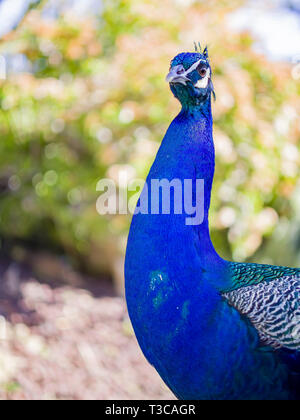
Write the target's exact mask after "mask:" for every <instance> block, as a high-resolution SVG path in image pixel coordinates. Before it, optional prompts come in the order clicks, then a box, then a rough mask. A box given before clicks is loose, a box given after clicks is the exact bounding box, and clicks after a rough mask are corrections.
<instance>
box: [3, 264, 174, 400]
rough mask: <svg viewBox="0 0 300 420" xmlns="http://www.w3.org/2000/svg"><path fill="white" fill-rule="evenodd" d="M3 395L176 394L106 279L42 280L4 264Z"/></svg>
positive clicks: (119, 396) (156, 396)
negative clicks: (146, 355)
mask: <svg viewBox="0 0 300 420" xmlns="http://www.w3.org/2000/svg"><path fill="white" fill-rule="evenodd" d="M0 279H1V280H0V399H2V400H7V399H9V400H16V399H22V400H47V399H56V400H57V399H58V400H61V399H63V400H65V399H67V400H69V399H70V400H91V399H173V398H174V397H173V395H172V394H171V392H170V391H169V390H168V389H167V388H166V386H165V385H164V384H163V382H162V381H161V379H160V378H159V376H158V375H157V373H156V372H155V370H154V369H153V368H152V367H151V366H150V365H149V364H148V363H147V362H146V360H145V359H144V357H143V355H142V354H141V351H140V349H139V347H138V345H137V342H136V339H135V337H134V335H133V332H132V328H131V325H130V322H129V319H128V316H127V313H126V308H125V302H124V300H123V299H122V298H120V297H117V296H116V295H115V294H114V292H113V289H112V287H111V285H110V283H108V282H104V281H100V282H99V281H98V282H96V281H92V280H89V281H84V288H83V287H79V286H74V285H71V284H65V283H63V282H60V281H56V282H53V281H52V282H49V281H48V282H41V280H39V281H38V280H37V278H36V276H35V275H33V274H32V272H31V271H30V270H29V269H28V268H25V267H23V266H21V265H19V264H16V263H1V264H0Z"/></svg>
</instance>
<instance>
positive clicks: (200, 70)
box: [197, 66, 207, 77]
mask: <svg viewBox="0 0 300 420" xmlns="http://www.w3.org/2000/svg"><path fill="white" fill-rule="evenodd" d="M197 70H198V73H199V74H200V76H201V77H205V76H206V73H207V69H206V68H205V67H201V66H199V67H198V68H197Z"/></svg>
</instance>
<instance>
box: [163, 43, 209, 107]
mask: <svg viewBox="0 0 300 420" xmlns="http://www.w3.org/2000/svg"><path fill="white" fill-rule="evenodd" d="M195 50H196V51H195V52H193V53H189V52H186V53H181V54H178V55H177V56H176V57H175V58H173V60H172V61H171V66H170V71H169V74H168V75H167V77H166V81H167V82H168V83H170V88H171V91H172V92H173V94H174V96H175V97H176V98H177V99H178V100H179V101H180V102H181V104H182V105H183V106H193V105H201V103H205V102H206V101H207V100H208V99H209V98H210V96H211V94H213V96H214V98H215V92H214V86H213V83H212V80H211V76H212V71H211V67H210V63H209V57H208V51H207V47H206V48H205V49H204V51H201V47H200V45H199V47H198V46H196V47H195Z"/></svg>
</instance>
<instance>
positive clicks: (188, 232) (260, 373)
mask: <svg viewBox="0 0 300 420" xmlns="http://www.w3.org/2000/svg"><path fill="white" fill-rule="evenodd" d="M167 81H169V82H170V87H171V90H172V92H173V94H174V95H175V97H176V98H178V99H179V101H180V102H181V104H182V110H181V112H180V113H179V115H178V116H177V117H176V118H175V119H174V121H173V122H172V124H171V125H170V127H169V129H168V131H167V133H166V135H165V137H164V139H163V141H162V144H161V147H160V149H159V151H158V153H157V156H156V159H155V162H154V163H153V165H152V168H151V170H150V173H149V175H148V177H147V185H148V188H149V186H150V185H151V181H152V180H155V179H160V180H161V179H167V180H169V181H171V180H174V179H177V180H180V181H182V183H184V180H186V179H191V180H192V182H193V185H195V183H196V179H202V180H204V195H203V200H204V201H203V203H204V220H203V223H201V224H198V225H187V224H186V218H187V217H188V216H190V214H189V213H188V212H187V211H186V209H185V207H184V203H182V208H183V209H184V210H183V212H182V213H181V214H174V213H175V212H172V211H171V212H170V214H150V213H149V214H146V212H143V211H140V212H137V214H135V215H134V217H133V220H132V225H131V229H130V234H129V239H128V246H127V253H126V264H125V277H126V298H127V304H128V310H129V314H130V318H131V321H132V324H133V327H134V330H135V333H136V336H137V339H138V341H139V344H140V346H141V348H142V350H143V352H144V354H145V356H146V357H147V359H148V360H149V362H150V363H151V364H153V366H154V367H155V368H156V369H157V371H158V372H159V374H160V375H161V377H162V378H163V380H164V381H165V382H166V384H167V385H168V386H169V387H170V388H171V389H172V391H173V392H174V393H175V395H176V396H177V397H178V398H181V399H295V398H299V366H300V364H299V342H300V339H299V332H300V331H299V330H300V328H299V310H300V309H299V300H300V299H299V297H300V295H299V294H300V291H299V284H300V270H299V269H290V268H282V267H271V266H263V265H255V264H253V265H251V264H238V263H230V262H227V261H224V260H223V259H222V258H221V257H220V256H219V255H218V254H217V253H216V251H215V249H214V247H213V245H212V242H211V240H210V235H209V226H208V213H209V207H210V196H211V187H212V182H213V175H214V165H215V155H214V145H213V136H212V125H213V121H212V114H211V94H212V92H213V84H212V81H211V68H210V64H209V61H208V58H207V55H206V54H201V53H199V52H196V53H182V54H180V55H178V56H177V57H175V59H174V60H173V61H172V63H171V69H170V73H169V75H168V77H167ZM143 194H145V190H144V192H143ZM143 194H142V196H143ZM147 194H149V197H150V196H151V188H149V190H148V191H147ZM171 195H172V194H171ZM172 197H173V198H174V194H173V196H172ZM193 198H194V199H195V197H193ZM182 200H183V198H182ZM139 205H140V202H139V203H138V208H140V207H139Z"/></svg>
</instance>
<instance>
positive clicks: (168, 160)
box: [128, 99, 224, 283]
mask: <svg viewBox="0 0 300 420" xmlns="http://www.w3.org/2000/svg"><path fill="white" fill-rule="evenodd" d="M212 123H213V122H212V114H211V101H210V99H207V101H206V102H203V103H201V104H197V105H192V106H191V105H190V106H183V107H182V110H181V112H180V113H179V115H178V116H177V117H176V118H175V119H174V120H173V122H172V123H171V125H170V127H169V129H168V131H167V133H166V135H165V137H164V139H163V141H162V144H161V146H160V149H159V151H158V153H157V156H156V159H155V161H154V163H153V165H152V167H151V170H150V172H149V175H148V177H147V185H148V187H149V186H150V185H151V182H152V180H154V179H159V180H162V179H167V180H169V181H171V180H174V179H177V180H178V179H179V180H180V181H181V184H182V185H184V180H186V179H188V180H192V182H193V198H195V197H194V190H195V182H196V179H199V180H204V219H203V222H202V223H201V224H198V225H187V224H186V219H187V217H189V216H190V214H187V213H185V212H183V214H182V215H178V214H174V213H172V212H171V214H169V215H162V214H159V215H155V214H137V215H135V216H134V217H133V221H132V226H131V230H130V236H129V241H128V244H129V245H128V249H132V254H134V255H135V257H134V259H135V260H137V259H138V260H139V265H142V266H143V271H144V272H145V273H146V272H153V271H155V270H165V271H166V272H168V273H169V275H171V276H172V272H174V273H173V276H174V277H178V274H179V272H180V273H181V275H180V278H181V281H182V282H183V283H184V282H185V283H189V282H190V279H192V278H195V279H196V278H199V275H201V272H210V271H211V270H213V271H215V270H216V269H217V268H218V267H220V270H221V269H223V265H224V261H223V260H222V259H221V258H220V257H219V256H218V254H217V253H216V251H215V249H214V247H213V244H212V242H211V239H210V234H209V223H208V215H209V207H210V199H211V188H212V183H213V177H214V168H215V152H214V144H213V136H212ZM149 197H150V195H149ZM197 204H198V205H203V199H202V203H197ZM182 208H184V203H182ZM145 248H146V249H145ZM128 254H129V252H128ZM179 255H180V260H178V256H179ZM128 260H130V259H128ZM190 261H194V262H195V263H194V264H193V267H191V265H190ZM192 271H193V272H192ZM219 278H222V276H219Z"/></svg>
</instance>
